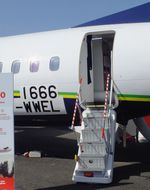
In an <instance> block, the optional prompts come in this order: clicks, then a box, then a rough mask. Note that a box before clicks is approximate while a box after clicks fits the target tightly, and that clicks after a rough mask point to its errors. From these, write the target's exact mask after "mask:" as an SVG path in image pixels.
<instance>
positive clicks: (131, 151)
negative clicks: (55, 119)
mask: <svg viewBox="0 0 150 190" xmlns="http://www.w3.org/2000/svg"><path fill="white" fill-rule="evenodd" d="M29 151H40V152H41V155H42V157H41V158H28V157H24V156H23V154H24V153H25V152H29ZM15 152H16V154H15V185H16V188H15V189H16V190H99V189H101V190H102V189H108V190H109V189H112V190H114V189H115V190H124V189H128V190H130V189H131V190H134V189H136V190H143V189H144V190H149V189H150V143H146V144H145V143H142V144H136V143H128V144H127V148H126V149H124V148H122V145H119V146H118V145H116V152H115V162H114V179H113V183H112V184H109V185H101V184H83V183H75V182H73V181H72V180H71V178H72V174H73V170H74V167H75V162H74V160H73V157H74V154H75V153H77V142H76V135H75V134H74V133H73V132H72V131H70V130H69V129H68V127H67V126H61V125H58V126H56V125H55V126H54V125H53V124H51V125H49V126H26V127H24V126H21V127H20V126H16V130H15Z"/></svg>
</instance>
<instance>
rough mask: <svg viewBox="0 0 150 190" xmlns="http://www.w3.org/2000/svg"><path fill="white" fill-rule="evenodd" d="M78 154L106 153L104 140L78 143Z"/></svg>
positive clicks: (101, 154)
mask: <svg viewBox="0 0 150 190" xmlns="http://www.w3.org/2000/svg"><path fill="white" fill-rule="evenodd" d="M79 147H80V155H83V156H84V155H88V154H90V155H98V156H104V155H106V154H107V153H106V144H105V143H104V142H101V143H97V142H96V143H92V142H90V143H80V144H79Z"/></svg>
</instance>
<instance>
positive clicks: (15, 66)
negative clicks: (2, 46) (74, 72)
mask: <svg viewBox="0 0 150 190" xmlns="http://www.w3.org/2000/svg"><path fill="white" fill-rule="evenodd" d="M20 67H21V61H20V60H15V61H13V62H12V65H11V72H12V73H14V74H17V73H19V72H20ZM39 67H40V61H30V68H29V70H30V72H31V73H33V72H38V71H39ZM59 67H60V58H59V57H58V56H54V57H52V58H51V59H50V61H49V70H50V71H58V70H59ZM2 68H3V63H2V62H0V72H2Z"/></svg>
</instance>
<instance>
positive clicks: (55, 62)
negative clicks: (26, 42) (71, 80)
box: [49, 56, 60, 71]
mask: <svg viewBox="0 0 150 190" xmlns="http://www.w3.org/2000/svg"><path fill="white" fill-rule="evenodd" d="M59 66H60V58H59V57H58V56H55V57H52V58H51V59H50V62H49V69H50V71H57V70H58V69H59Z"/></svg>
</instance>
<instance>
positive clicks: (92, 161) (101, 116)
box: [72, 103, 116, 184]
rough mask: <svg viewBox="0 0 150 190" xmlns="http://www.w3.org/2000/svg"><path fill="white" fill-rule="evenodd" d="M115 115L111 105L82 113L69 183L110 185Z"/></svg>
mask: <svg viewBox="0 0 150 190" xmlns="http://www.w3.org/2000/svg"><path fill="white" fill-rule="evenodd" d="M115 126H116V114H115V111H114V110H113V109H112V106H111V105H109V106H107V109H106V103H105V105H99V106H95V105H94V104H93V105H86V109H85V110H84V111H83V112H82V123H81V126H75V127H74V131H76V132H78V133H79V138H78V147H79V149H78V154H77V155H76V156H75V160H76V166H75V169H74V173H73V177H72V180H73V181H75V182H84V183H104V184H107V183H111V182H112V179H113V162H114V151H115Z"/></svg>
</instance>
